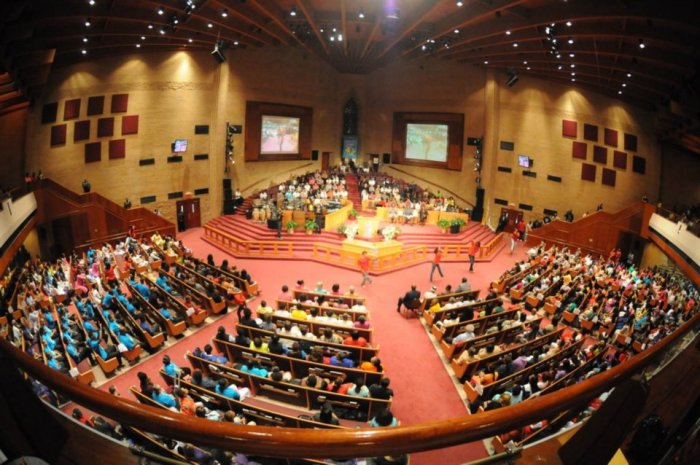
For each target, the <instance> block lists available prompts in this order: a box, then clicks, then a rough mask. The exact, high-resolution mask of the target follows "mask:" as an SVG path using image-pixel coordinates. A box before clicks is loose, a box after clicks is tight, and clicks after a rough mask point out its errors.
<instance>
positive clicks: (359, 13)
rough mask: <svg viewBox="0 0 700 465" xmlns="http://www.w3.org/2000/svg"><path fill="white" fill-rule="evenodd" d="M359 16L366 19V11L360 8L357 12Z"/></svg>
mask: <svg viewBox="0 0 700 465" xmlns="http://www.w3.org/2000/svg"><path fill="white" fill-rule="evenodd" d="M357 17H358V18H360V19H365V12H364V11H362V10H360V11H358V12H357Z"/></svg>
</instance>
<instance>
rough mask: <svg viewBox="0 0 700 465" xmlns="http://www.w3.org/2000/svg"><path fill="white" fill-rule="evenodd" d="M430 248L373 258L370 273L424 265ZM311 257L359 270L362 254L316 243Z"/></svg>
mask: <svg viewBox="0 0 700 465" xmlns="http://www.w3.org/2000/svg"><path fill="white" fill-rule="evenodd" d="M428 251H429V247H427V246H414V247H407V248H405V249H403V250H401V251H400V252H396V253H393V254H387V255H384V256H381V257H371V258H372V260H371V261H370V272H371V273H386V272H387V271H392V270H395V269H397V268H402V267H404V266H410V265H415V264H417V263H423V262H425V260H426V259H427V258H428ZM311 256H312V257H313V258H314V259H315V260H318V261H322V262H324V263H331V264H333V265H337V266H342V267H344V268H350V269H353V270H356V269H358V267H357V259H358V258H360V253H358V252H354V251H350V250H344V249H343V248H342V247H340V246H337V245H330V244H322V243H318V242H316V243H314V245H313V250H312V252H311Z"/></svg>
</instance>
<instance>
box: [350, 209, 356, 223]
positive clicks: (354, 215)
mask: <svg viewBox="0 0 700 465" xmlns="http://www.w3.org/2000/svg"><path fill="white" fill-rule="evenodd" d="M356 218H357V210H355V209H354V208H351V209H350V211H349V212H348V219H349V220H354V219H356Z"/></svg>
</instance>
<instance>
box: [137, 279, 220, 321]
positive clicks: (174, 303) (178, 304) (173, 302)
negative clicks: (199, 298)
mask: <svg viewBox="0 0 700 465" xmlns="http://www.w3.org/2000/svg"><path fill="white" fill-rule="evenodd" d="M169 277H171V276H169ZM171 278H172V277H171ZM147 279H149V280H150V281H151V284H153V288H152V290H155V291H156V292H157V293H158V295H160V296H161V297H162V298H163V299H164V300H165V301H166V302H167V303H169V304H170V305H169V306H170V309H171V310H173V311H175V313H177V314H178V315H179V316H180V318H182V319H183V320H186V321H187V323H188V324H189V325H191V326H197V325H200V324H201V323H202V322H203V321H204V320H205V319H206V317H207V315H208V314H207V312H206V311H204V310H200V311H197V309H195V312H194V313H193V314H192V315H188V314H187V307H185V304H184V303H183V302H182V300H180V299H179V298H177V297H175V296H174V295H172V294H171V293H169V292H168V291H166V290H165V289H164V288H162V287H160V286H159V285H158V283H156V279H157V278H156V277H154V276H153V275H152V274H150V275H147ZM173 281H174V280H173V279H171V283H172V282H173ZM181 294H182V293H181Z"/></svg>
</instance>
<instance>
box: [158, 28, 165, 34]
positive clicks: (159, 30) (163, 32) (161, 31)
mask: <svg viewBox="0 0 700 465" xmlns="http://www.w3.org/2000/svg"><path fill="white" fill-rule="evenodd" d="M158 32H160V33H161V35H165V29H163V28H162V27H161V28H160V29H158Z"/></svg>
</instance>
